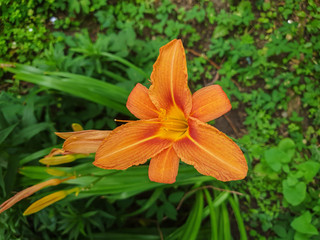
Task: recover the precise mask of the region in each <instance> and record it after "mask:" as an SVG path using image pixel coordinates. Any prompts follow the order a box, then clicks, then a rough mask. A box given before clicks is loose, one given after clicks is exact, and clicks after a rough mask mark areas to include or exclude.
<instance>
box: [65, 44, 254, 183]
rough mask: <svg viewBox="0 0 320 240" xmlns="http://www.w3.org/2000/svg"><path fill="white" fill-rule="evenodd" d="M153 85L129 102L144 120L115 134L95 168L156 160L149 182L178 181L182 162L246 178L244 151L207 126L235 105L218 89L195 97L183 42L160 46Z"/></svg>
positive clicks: (215, 173)
mask: <svg viewBox="0 0 320 240" xmlns="http://www.w3.org/2000/svg"><path fill="white" fill-rule="evenodd" d="M151 83H152V85H151V86H150V88H149V89H147V88H146V87H144V86H143V85H141V84H137V85H136V86H135V88H134V89H133V90H132V92H131V94H130V96H129V98H128V101H127V108H128V109H129V110H130V112H131V113H132V114H133V115H135V116H136V117H137V118H139V119H141V120H138V121H133V122H130V121H128V122H129V123H127V124H124V125H122V126H120V127H118V128H116V129H115V130H113V131H112V132H111V133H110V134H109V135H108V136H107V137H106V138H105V139H104V140H103V141H102V143H101V145H100V147H99V148H98V149H97V152H96V157H95V161H94V163H93V164H94V165H96V166H97V167H100V168H105V169H119V170H123V169H127V168H128V167H131V166H133V165H139V164H143V163H145V162H146V161H147V160H148V159H150V158H151V161H150V166H149V178H150V180H151V181H155V182H160V183H174V182H175V180H176V176H177V173H178V167H179V159H181V160H182V161H183V162H185V163H187V164H190V165H193V166H194V167H195V168H196V169H197V170H198V172H200V173H201V174H204V175H209V176H212V177H215V178H216V179H218V180H221V181H230V180H239V179H243V178H244V177H245V176H246V174H247V170H248V167H247V163H246V160H245V157H244V155H243V153H242V152H241V150H240V148H239V147H238V146H237V144H236V143H234V142H233V141H232V140H231V139H230V138H229V137H227V136H226V135H225V134H224V133H222V132H220V131H219V130H217V129H216V128H214V127H213V126H210V125H208V124H206V123H205V122H208V121H211V120H213V119H215V118H218V117H220V116H221V115H223V114H225V113H226V112H228V111H229V110H230V109H231V104H230V101H229V99H228V98H227V96H226V94H225V93H224V91H223V90H222V88H221V87H220V86H218V85H212V86H208V87H204V88H202V89H200V90H199V91H197V92H195V93H194V94H193V96H192V95H191V93H190V90H189V88H188V75H187V66H186V57H185V53H184V48H183V45H182V42H181V40H173V41H171V42H170V43H168V44H166V45H165V46H163V47H161V48H160V54H159V57H158V59H157V61H156V63H155V64H154V65H153V72H152V74H151ZM67 141H68V140H67ZM67 141H66V142H67ZM67 145H68V144H67V143H65V145H64V147H66V146H67ZM79 145H80V143H79ZM81 145H82V144H81ZM82 153H83V152H82Z"/></svg>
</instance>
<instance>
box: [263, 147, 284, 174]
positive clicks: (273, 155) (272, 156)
mask: <svg viewBox="0 0 320 240" xmlns="http://www.w3.org/2000/svg"><path fill="white" fill-rule="evenodd" d="M264 157H265V159H266V162H267V164H268V165H269V166H270V168H271V169H272V170H273V171H276V172H279V171H280V170H281V162H282V159H285V158H287V155H286V154H285V153H284V152H283V151H281V150H279V149H278V148H271V149H268V150H266V151H265V152H264Z"/></svg>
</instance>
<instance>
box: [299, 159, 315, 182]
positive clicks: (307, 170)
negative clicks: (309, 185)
mask: <svg viewBox="0 0 320 240" xmlns="http://www.w3.org/2000/svg"><path fill="white" fill-rule="evenodd" d="M297 168H298V169H299V170H300V171H302V172H303V176H304V178H305V179H306V180H307V181H308V182H311V181H312V180H313V178H314V177H315V176H316V175H317V173H318V172H319V169H320V163H317V162H315V161H307V162H304V163H301V164H299V165H298V167H297Z"/></svg>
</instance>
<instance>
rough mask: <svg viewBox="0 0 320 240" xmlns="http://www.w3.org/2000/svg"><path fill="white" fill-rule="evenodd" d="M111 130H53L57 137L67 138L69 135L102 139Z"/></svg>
mask: <svg viewBox="0 0 320 240" xmlns="http://www.w3.org/2000/svg"><path fill="white" fill-rule="evenodd" d="M110 132H111V131H106V130H83V131H76V132H55V134H56V135H57V136H58V137H61V138H63V139H67V138H69V137H75V138H83V139H104V138H105V137H107V136H108V135H109V133H110Z"/></svg>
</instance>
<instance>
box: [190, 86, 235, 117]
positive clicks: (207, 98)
mask: <svg viewBox="0 0 320 240" xmlns="http://www.w3.org/2000/svg"><path fill="white" fill-rule="evenodd" d="M230 109H231V104H230V101H229V99H228V97H227V95H226V94H225V92H224V91H223V90H222V88H221V87H220V86H219V85H211V86H208V87H204V88H201V89H200V90H198V91H196V92H195V93H194V94H193V96H192V110H191V114H190V115H191V116H192V117H195V118H198V119H199V120H201V121H203V122H209V121H211V120H213V119H216V118H218V117H220V116H222V115H223V114H225V113H227V112H229V111H230Z"/></svg>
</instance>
